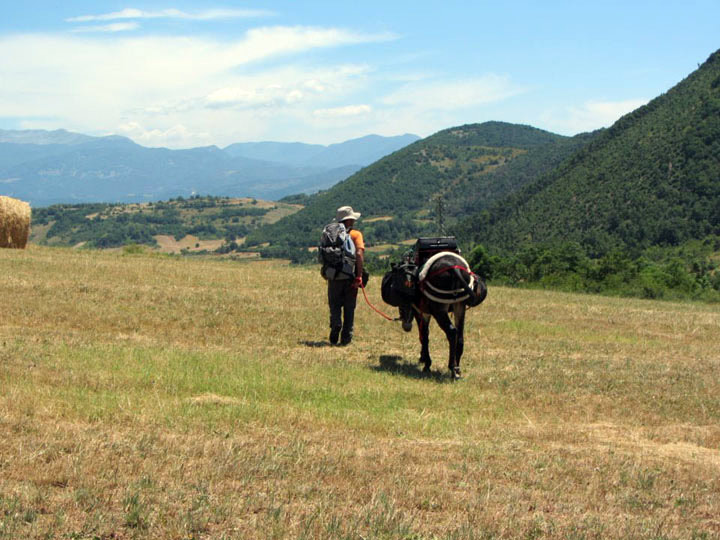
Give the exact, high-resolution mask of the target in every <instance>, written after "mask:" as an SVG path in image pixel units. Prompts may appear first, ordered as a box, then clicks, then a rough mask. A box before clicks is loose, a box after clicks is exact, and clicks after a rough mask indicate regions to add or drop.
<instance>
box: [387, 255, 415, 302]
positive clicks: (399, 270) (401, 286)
mask: <svg viewBox="0 0 720 540" xmlns="http://www.w3.org/2000/svg"><path fill="white" fill-rule="evenodd" d="M380 293H381V295H382V299H383V302H385V303H386V304H388V305H391V306H394V307H399V306H409V305H410V304H412V303H413V302H415V300H416V298H417V266H416V265H415V264H414V263H411V262H404V263H399V264H398V263H392V265H391V269H390V271H389V272H386V273H385V275H384V276H383V279H382V285H381V286H380Z"/></svg>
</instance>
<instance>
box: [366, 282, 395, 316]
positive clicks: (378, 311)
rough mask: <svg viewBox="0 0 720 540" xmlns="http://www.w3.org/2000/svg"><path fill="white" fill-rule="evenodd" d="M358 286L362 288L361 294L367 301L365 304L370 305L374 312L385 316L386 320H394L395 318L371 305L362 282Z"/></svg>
mask: <svg viewBox="0 0 720 540" xmlns="http://www.w3.org/2000/svg"><path fill="white" fill-rule="evenodd" d="M360 288H361V289H362V292H363V296H364V297H365V301H366V302H367V305H368V306H370V307H371V308H372V310H373V311H375V312H376V313H378V314H379V315H382V316H383V317H385V318H386V319H387V320H388V321H393V320H395V319H393V318H392V317H390V316H389V315H385V314H384V313H383V312H382V311H380V310H379V309H378V308H376V307H375V306H373V305H372V304H371V303H370V300H368V297H367V293H366V292H365V286H364V285H363V284H362V283H361V284H360Z"/></svg>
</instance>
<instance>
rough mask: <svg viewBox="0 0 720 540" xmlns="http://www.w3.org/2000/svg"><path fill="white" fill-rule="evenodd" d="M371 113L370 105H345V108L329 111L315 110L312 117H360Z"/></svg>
mask: <svg viewBox="0 0 720 540" xmlns="http://www.w3.org/2000/svg"><path fill="white" fill-rule="evenodd" d="M371 111H372V107H371V106H370V105H347V106H345V107H332V108H329V109H316V110H315V111H313V115H314V116H317V117H321V118H340V117H345V116H360V115H365V114H369V113H370V112H371Z"/></svg>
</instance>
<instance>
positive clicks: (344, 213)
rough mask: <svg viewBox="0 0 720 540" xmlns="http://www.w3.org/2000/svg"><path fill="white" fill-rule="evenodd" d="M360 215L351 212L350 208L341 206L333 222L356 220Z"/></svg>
mask: <svg viewBox="0 0 720 540" xmlns="http://www.w3.org/2000/svg"><path fill="white" fill-rule="evenodd" d="M360 215H361V214H360V212H355V211H353V209H352V206H341V207H340V208H338V209H337V214H336V215H335V220H336V221H338V222H341V221H345V220H346V219H355V220H356V219H358V218H359V217H360Z"/></svg>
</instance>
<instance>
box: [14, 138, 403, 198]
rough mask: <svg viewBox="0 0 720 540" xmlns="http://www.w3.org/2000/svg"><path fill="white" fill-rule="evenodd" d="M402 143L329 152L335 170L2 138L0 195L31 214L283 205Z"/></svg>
mask: <svg viewBox="0 0 720 540" xmlns="http://www.w3.org/2000/svg"><path fill="white" fill-rule="evenodd" d="M404 137H405V136H399V137H397V138H386V137H380V136H373V138H372V139H366V141H365V144H364V145H361V148H360V149H357V150H356V151H355V152H354V153H353V150H352V144H350V145H344V143H338V144H337V146H335V147H334V148H337V149H344V151H345V152H346V159H347V160H349V162H344V161H343V159H340V158H338V157H337V156H338V154H337V152H335V154H334V155H335V161H334V162H331V161H330V160H327V159H325V160H324V161H325V163H314V162H313V161H312V160H311V159H308V160H305V162H304V163H299V164H296V165H293V164H291V163H287V162H282V161H267V160H260V159H252V158H248V157H243V156H241V155H233V152H228V151H227V150H226V149H221V148H219V147H217V146H214V145H211V146H206V147H196V148H189V149H183V150H173V149H169V148H150V147H144V146H142V145H139V144H137V143H135V142H134V141H132V140H131V139H128V138H126V137H122V136H117V135H110V136H105V137H91V136H88V135H83V134H78V133H72V132H69V131H66V130H55V131H44V130H24V131H13V130H0V194H3V195H8V196H11V197H16V198H20V199H23V200H27V201H29V202H31V204H32V205H33V206H47V205H50V204H59V203H82V202H146V201H153V200H163V199H170V198H173V197H178V196H185V197H187V196H192V195H194V194H197V193H202V194H208V195H221V196H243V197H245V196H247V197H256V198H261V199H269V198H282V197H283V196H286V195H290V194H295V193H312V192H314V191H317V190H320V189H325V188H328V187H330V186H332V185H334V184H335V183H337V182H338V181H340V180H342V179H344V178H346V177H347V176H349V175H350V174H352V173H353V172H355V171H357V170H358V169H359V168H361V167H362V166H363V165H365V164H367V160H368V159H369V158H370V159H371V158H373V157H374V156H375V154H378V153H379V154H384V153H385V152H390V151H392V150H394V149H396V148H398V147H401V146H402V145H403V144H405V143H406V142H407V140H406V139H405V138H404ZM380 143H382V144H380ZM277 144H279V145H283V144H284V143H277ZM328 148H330V147H321V151H323V152H324V151H327V150H328ZM348 152H349V153H348ZM368 153H369V154H368Z"/></svg>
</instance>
